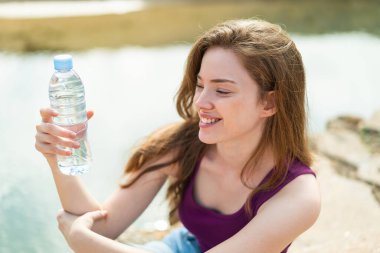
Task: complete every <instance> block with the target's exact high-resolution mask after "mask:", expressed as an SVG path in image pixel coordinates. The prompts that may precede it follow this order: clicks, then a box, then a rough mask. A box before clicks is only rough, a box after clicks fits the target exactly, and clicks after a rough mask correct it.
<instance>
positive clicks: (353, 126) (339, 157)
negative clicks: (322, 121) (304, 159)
mask: <svg viewBox="0 0 380 253" xmlns="http://www.w3.org/2000/svg"><path fill="white" fill-rule="evenodd" d="M364 122H365V121H363V120H360V119H358V118H354V117H351V116H345V117H338V118H337V119H335V120H331V121H330V122H329V123H328V127H327V130H326V131H325V132H323V133H321V134H318V135H315V136H313V137H312V138H311V141H312V147H313V148H314V149H315V151H316V152H319V153H320V154H322V155H324V156H326V157H328V158H329V159H331V160H333V161H334V162H337V163H340V164H341V165H342V166H336V170H337V172H338V173H339V174H341V175H344V176H346V177H349V178H352V179H357V180H361V181H363V182H366V183H368V184H370V185H374V186H375V185H376V186H380V152H373V149H374V148H373V147H372V146H370V145H373V140H372V138H371V139H370V140H369V141H368V142H369V143H370V144H368V143H367V142H366V141H365V140H363V136H362V132H361V131H362V130H361V129H365V127H368V126H369V125H368V124H367V123H364ZM371 122H372V121H371ZM379 133H380V132H379ZM379 136H380V135H379Z"/></svg>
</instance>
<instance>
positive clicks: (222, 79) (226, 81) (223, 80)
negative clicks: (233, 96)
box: [197, 75, 236, 84]
mask: <svg viewBox="0 0 380 253" xmlns="http://www.w3.org/2000/svg"><path fill="white" fill-rule="evenodd" d="M197 78H198V79H199V80H202V77H201V76H200V75H197ZM210 82H212V83H233V84H236V82H234V81H232V80H229V79H224V78H217V79H212V80H210Z"/></svg>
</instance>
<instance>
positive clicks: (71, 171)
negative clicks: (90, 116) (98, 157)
mask: <svg viewBox="0 0 380 253" xmlns="http://www.w3.org/2000/svg"><path fill="white" fill-rule="evenodd" d="M61 127H64V128H66V129H68V130H70V131H73V132H76V133H77V137H76V139H75V140H76V141H77V142H79V144H80V148H64V147H59V148H62V149H64V150H70V151H71V152H72V155H71V156H57V159H58V167H59V170H60V171H61V172H62V173H63V174H65V175H70V176H77V175H82V174H84V173H86V172H88V171H89V169H90V164H91V157H92V156H91V152H90V146H89V144H88V141H87V121H86V122H83V123H80V124H76V125H66V126H64V125H61Z"/></svg>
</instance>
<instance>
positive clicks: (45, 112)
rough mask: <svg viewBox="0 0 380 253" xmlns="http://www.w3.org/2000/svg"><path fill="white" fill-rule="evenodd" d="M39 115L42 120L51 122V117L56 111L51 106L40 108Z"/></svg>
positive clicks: (56, 113)
mask: <svg viewBox="0 0 380 253" xmlns="http://www.w3.org/2000/svg"><path fill="white" fill-rule="evenodd" d="M40 115H41V118H42V122H45V123H51V122H53V119H52V117H56V116H58V112H57V111H55V110H53V109H51V108H42V109H41V110H40Z"/></svg>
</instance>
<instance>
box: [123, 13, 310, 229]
mask: <svg viewBox="0 0 380 253" xmlns="http://www.w3.org/2000/svg"><path fill="white" fill-rule="evenodd" d="M211 47H222V48H225V49H230V50H233V52H234V53H235V54H236V55H237V56H238V57H239V59H240V60H241V62H242V63H243V66H244V67H245V68H246V70H247V71H248V73H249V74H250V75H251V77H252V78H253V79H254V80H255V81H256V82H257V84H258V86H259V98H260V99H264V97H265V95H266V94H267V93H268V92H269V91H274V92H275V96H274V97H275V106H276V109H277V111H276V113H275V114H274V115H273V116H271V117H269V118H267V120H266V122H265V127H264V129H263V133H262V136H261V139H260V141H259V144H258V146H257V147H256V149H255V150H254V151H253V153H252V155H251V157H250V159H249V160H248V161H247V163H246V164H245V166H244V168H243V169H242V172H241V180H242V182H243V183H244V184H245V185H246V186H247V187H249V186H248V184H247V179H249V178H250V176H251V175H252V172H253V171H254V170H255V165H256V164H257V163H259V161H260V158H261V157H262V155H263V153H264V151H265V149H266V148H267V147H270V148H271V150H272V152H273V155H274V161H275V166H274V169H273V173H272V174H271V177H270V178H269V180H267V181H266V182H265V183H264V184H262V185H260V186H259V187H257V188H255V189H252V192H251V193H250V195H249V197H248V199H247V200H246V202H245V211H246V213H247V215H250V216H252V207H251V206H250V201H251V199H252V198H253V197H254V195H255V194H257V193H258V192H261V191H268V190H270V189H273V188H275V187H277V186H278V185H279V184H281V183H282V182H283V180H284V179H285V176H286V174H287V172H288V167H289V165H290V164H291V163H292V162H293V161H294V160H295V159H298V160H299V161H300V162H302V163H304V164H305V165H307V166H311V162H312V158H311V154H310V151H309V147H308V143H307V129H306V127H307V116H306V115H307V113H306V102H307V101H306V93H305V73H304V67H303V63H302V58H301V55H300V53H299V51H298V50H297V48H296V45H295V44H294V42H293V41H292V40H291V39H290V37H289V36H288V34H287V33H286V32H285V31H284V30H283V29H282V28H281V27H280V26H279V25H275V24H271V23H269V22H266V21H263V20H259V19H247V20H231V21H226V22H224V23H221V24H218V25H216V26H215V27H213V28H211V29H210V30H209V31H207V32H206V33H204V34H203V35H202V36H201V37H200V38H199V39H198V40H197V41H196V42H195V44H194V45H193V47H192V49H191V51H190V54H189V56H188V58H187V64H186V68H185V73H184V77H183V80H182V83H181V86H180V88H179V90H178V92H177V94H176V106H177V111H178V114H179V115H180V116H181V117H182V118H183V121H181V122H179V123H176V124H174V125H171V126H170V127H167V128H165V129H163V130H160V131H159V132H156V133H153V134H152V135H151V136H150V137H148V138H147V139H146V140H145V141H144V142H143V143H142V144H141V145H139V146H138V147H137V148H136V149H135V151H134V152H133V154H132V157H131V158H130V160H129V162H128V163H127V165H126V167H125V175H128V173H131V172H138V173H136V174H137V176H134V177H133V178H132V180H128V182H126V183H122V184H120V186H121V187H123V188H125V187H129V186H131V185H132V184H133V183H134V182H136V180H138V179H139V177H141V176H142V175H143V174H145V173H149V172H150V171H153V170H157V169H160V168H163V167H165V166H168V165H170V164H174V163H176V165H177V166H178V168H179V171H178V175H177V177H170V178H169V187H168V190H167V195H166V197H167V200H168V201H169V207H170V213H169V220H170V223H171V224H173V223H175V222H176V221H178V216H177V210H178V206H179V204H180V201H181V198H182V196H183V193H184V190H185V187H186V185H187V183H188V181H189V179H190V176H191V174H192V172H193V170H194V166H195V164H196V162H197V160H198V159H200V158H201V157H202V155H203V154H204V152H205V148H206V146H207V144H204V143H202V142H201V141H200V140H199V138H198V132H199V126H198V123H199V117H198V114H197V112H196V111H195V110H194V107H193V98H194V94H195V87H196V83H197V75H198V73H199V70H200V67H201V63H202V58H203V56H204V54H205V52H206V51H207V50H208V49H209V48H211ZM173 150H175V153H174V154H175V155H173V156H172V159H171V160H168V161H166V162H164V163H161V164H155V165H153V166H145V167H146V168H145V169H141V168H142V167H143V166H144V165H147V163H149V164H150V162H152V161H153V160H155V159H157V158H159V157H163V156H165V155H167V154H168V153H169V152H171V151H173Z"/></svg>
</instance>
